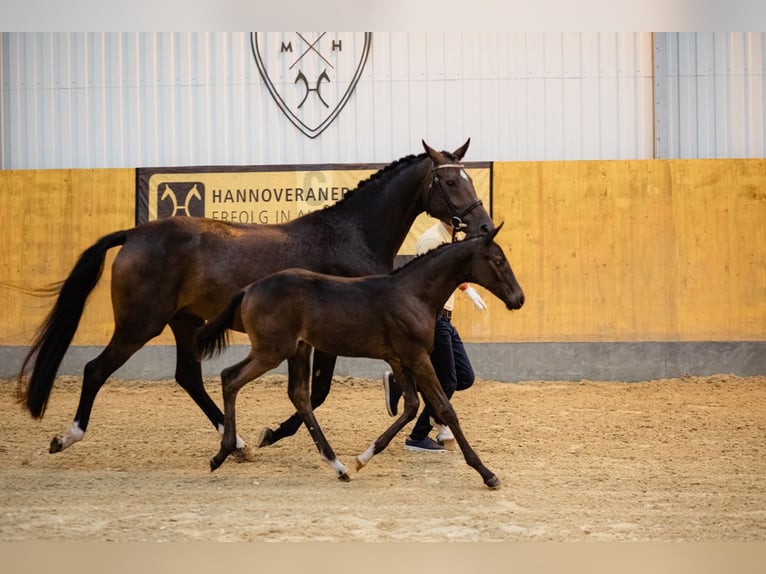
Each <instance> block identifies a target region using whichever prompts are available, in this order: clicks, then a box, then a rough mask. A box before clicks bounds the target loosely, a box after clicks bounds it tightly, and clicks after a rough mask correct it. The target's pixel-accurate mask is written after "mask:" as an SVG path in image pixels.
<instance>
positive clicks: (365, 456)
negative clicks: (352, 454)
mask: <svg viewBox="0 0 766 574" xmlns="http://www.w3.org/2000/svg"><path fill="white" fill-rule="evenodd" d="M374 455H375V443H372V444H371V445H370V446H369V448H368V449H367V450H366V451H364V452H363V453H362V454H360V455H359V456H357V457H356V460H358V461H359V463H360V464H361V465H362V466H364V465H366V464H367V463H368V462H370V459H371V458H372V457H373V456H374Z"/></svg>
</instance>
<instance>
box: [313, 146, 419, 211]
mask: <svg viewBox="0 0 766 574" xmlns="http://www.w3.org/2000/svg"><path fill="white" fill-rule="evenodd" d="M425 155H426V154H425V153H421V154H420V155H412V154H410V155H406V156H404V157H401V158H399V159H397V160H395V161H393V162H391V163H390V164H388V165H387V166H385V167H382V168H380V169H379V170H378V171H376V172H375V173H373V174H372V175H370V176H369V177H368V178H367V179H364V180H362V181H360V182H359V185H357V186H356V187H355V188H354V189H352V190H351V191H349V192H348V193H346V195H345V196H343V199H341V200H340V201H337V202H336V203H334V204H333V205H328V206H327V207H326V208H325V209H331V208H333V207H336V206H340V205H343V203H345V202H346V200H347V199H350V198H351V197H353V195H354V194H355V193H356V192H357V191H359V190H360V189H363V188H365V187H369V186H371V185H374V184H375V183H376V182H377V181H378V180H380V179H382V178H383V177H385V176H387V175H388V174H390V173H391V172H393V171H395V170H396V169H398V168H399V167H401V166H402V165H404V164H409V163H414V162H415V161H416V160H418V161H419V160H421V159H423V157H424V156H425Z"/></svg>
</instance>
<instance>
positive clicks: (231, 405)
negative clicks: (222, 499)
mask: <svg viewBox="0 0 766 574" xmlns="http://www.w3.org/2000/svg"><path fill="white" fill-rule="evenodd" d="M279 363H280V361H279V360H277V361H276V362H267V361H264V360H262V359H259V358H258V357H257V356H256V355H255V354H254V351H251V352H250V354H249V355H248V357H247V358H246V359H244V360H243V361H240V362H239V363H236V364H234V365H232V366H231V367H227V368H225V369H224V370H223V371H222V372H221V387H222V390H223V409H224V415H223V438H222V439H221V448H220V450H219V451H218V453H217V454H216V455H215V456H214V457H213V458H211V459H210V470H211V471H213V470H215V469H216V468H218V467H219V466H221V465H222V464H223V461H225V460H226V457H227V456H229V455H230V454H231V453H232V452H234V450H235V448H236V446H237V428H236V423H237V416H236V412H235V406H236V402H237V393H239V390H240V389H241V388H242V387H244V386H245V385H246V384H247V383H249V382H250V381H252V380H253V379H256V378H258V377H260V376H261V375H262V374H263V373H265V372H266V371H270V370H271V369H273V368H274V367H276V366H277V365H279Z"/></svg>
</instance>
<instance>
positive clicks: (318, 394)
mask: <svg viewBox="0 0 766 574" xmlns="http://www.w3.org/2000/svg"><path fill="white" fill-rule="evenodd" d="M336 359H337V357H336V356H334V355H327V354H325V353H323V352H321V351H318V350H316V349H315V350H314V370H313V372H312V376H311V408H312V409H315V408H317V407H319V406H320V405H321V404H322V403H323V402H324V401H325V399H326V398H327V395H328V393H329V392H330V386H331V385H332V374H333V371H334V370H335V361H336ZM302 423H303V419H302V418H301V415H300V414H299V413H293V414H292V415H291V416H290V417H288V418H287V419H285V420H284V421H283V422H282V424H280V425H279V427H278V428H276V429H275V430H272V429H270V428H265V429H263V430H262V431H261V435H260V436H259V437H258V446H259V447H263V446H268V445H270V444H274V443H275V442H277V441H280V440H282V439H283V438H286V437H288V436H292V435H294V434H295V433H296V432H297V431H298V429H299V428H300V427H301V424H302Z"/></svg>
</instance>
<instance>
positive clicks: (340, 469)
mask: <svg viewBox="0 0 766 574" xmlns="http://www.w3.org/2000/svg"><path fill="white" fill-rule="evenodd" d="M329 463H330V466H331V467H332V468H333V470H334V471H335V472H336V473H338V476H343V475H344V474H346V467H345V466H343V463H342V462H341V461H339V460H338V459H337V458H336V459H335V460H331V461H329Z"/></svg>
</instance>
